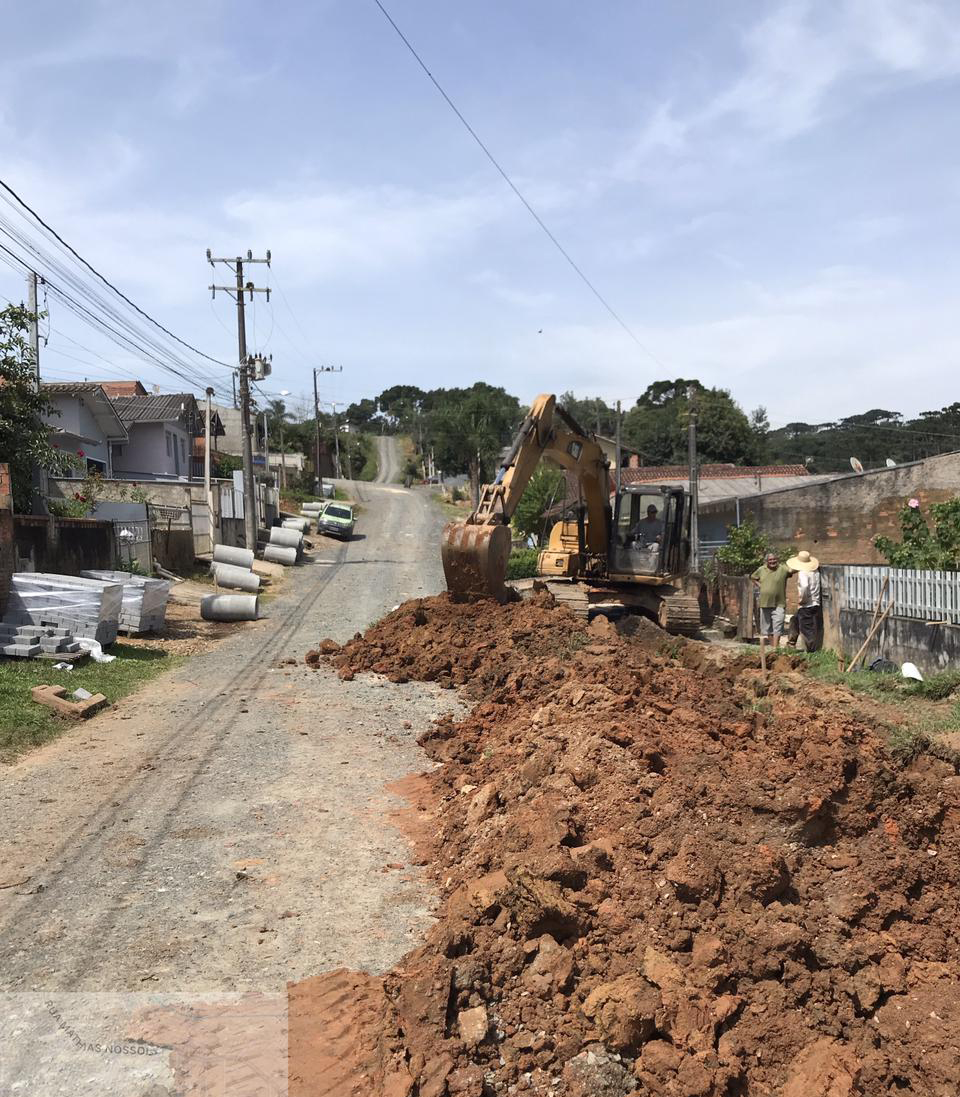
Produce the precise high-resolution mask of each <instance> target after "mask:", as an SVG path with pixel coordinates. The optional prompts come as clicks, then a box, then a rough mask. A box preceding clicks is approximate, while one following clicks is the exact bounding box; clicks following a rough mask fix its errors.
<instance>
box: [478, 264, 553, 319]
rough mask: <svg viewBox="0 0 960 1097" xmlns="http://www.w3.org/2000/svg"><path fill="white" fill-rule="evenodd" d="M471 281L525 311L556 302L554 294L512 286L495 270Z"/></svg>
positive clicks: (484, 272)
mask: <svg viewBox="0 0 960 1097" xmlns="http://www.w3.org/2000/svg"><path fill="white" fill-rule="evenodd" d="M469 281H471V282H473V283H474V284H475V285H477V286H480V287H482V288H483V289H485V290H487V291H488V292H489V293H490V294H491V295H492V296H493V297H495V298H497V300H499V301H505V302H506V303H507V304H508V305H517V306H518V307H520V308H524V309H543V308H546V307H547V306H548V305H550V304H552V303H553V301H554V300H555V296H554V294H552V293H548V292H545V291H543V290H530V289H522V288H520V287H518V286H516V285H511V284H510V283H509V282H508V281H507V280H506V279H505V278H504V277H503V275H502V274H500V273H498V272H497V271H495V270H482V271H480V272H479V273H478V274H475V275H473V277H471V278H470V279H469Z"/></svg>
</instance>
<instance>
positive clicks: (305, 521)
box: [280, 518, 310, 533]
mask: <svg viewBox="0 0 960 1097" xmlns="http://www.w3.org/2000/svg"><path fill="white" fill-rule="evenodd" d="M280 526H281V529H298V530H299V531H300V532H301V533H306V532H307V530H308V529H309V528H310V519H309V518H284V520H283V521H282V522H281V523H280Z"/></svg>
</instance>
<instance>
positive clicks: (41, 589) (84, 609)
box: [4, 571, 123, 647]
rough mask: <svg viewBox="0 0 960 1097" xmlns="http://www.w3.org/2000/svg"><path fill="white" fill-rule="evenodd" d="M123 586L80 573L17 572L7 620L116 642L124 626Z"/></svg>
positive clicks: (109, 642)
mask: <svg viewBox="0 0 960 1097" xmlns="http://www.w3.org/2000/svg"><path fill="white" fill-rule="evenodd" d="M122 602H123V587H122V586H121V585H120V584H119V583H106V582H103V581H102V580H100V579H87V578H84V577H83V576H80V575H51V574H48V573H47V572H42V571H20V572H15V573H14V575H13V577H12V579H11V582H10V594H9V597H8V598H7V612H6V616H5V617H4V622H5V623H9V624H17V625H29V624H32V625H39V626H42V627H43V628H53V629H56V628H66V629H68V630H69V631H70V632H71V633H72V634H73V635H74V636H76V637H83V638H84V639H87V640H96V641H97V642H98V643H99V644H101V645H102V646H104V647H105V646H106V645H107V644H112V643H113V642H114V641H115V640H116V638H117V632H118V631H119V627H120V610H121V606H122Z"/></svg>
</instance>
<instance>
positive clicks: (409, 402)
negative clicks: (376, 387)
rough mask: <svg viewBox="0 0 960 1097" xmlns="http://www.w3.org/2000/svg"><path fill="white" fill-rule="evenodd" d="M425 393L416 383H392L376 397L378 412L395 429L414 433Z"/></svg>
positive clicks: (422, 408)
mask: <svg viewBox="0 0 960 1097" xmlns="http://www.w3.org/2000/svg"><path fill="white" fill-rule="evenodd" d="M426 395H427V394H426V393H425V392H424V391H423V389H421V388H418V387H417V386H416V385H392V386H391V387H390V388H388V389H384V390H383V392H381V393H380V395H379V397H378V398H377V402H378V403H379V405H380V412H381V414H382V415H385V416H386V417H387V423H388V425H389V426H390V427H392V429H393V430H395V431H400V432H406V433H410V434H412V433H415V432H416V429H417V427H418V426H419V425H420V419H421V416H422V415H423V413H424V411H425V410H426V408H425V397H426Z"/></svg>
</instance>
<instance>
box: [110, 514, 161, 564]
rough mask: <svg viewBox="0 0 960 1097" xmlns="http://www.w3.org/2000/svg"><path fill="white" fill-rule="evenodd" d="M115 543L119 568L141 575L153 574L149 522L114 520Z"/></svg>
mask: <svg viewBox="0 0 960 1097" xmlns="http://www.w3.org/2000/svg"><path fill="white" fill-rule="evenodd" d="M113 543H114V551H115V553H116V561H117V567H118V568H119V570H120V571H131V572H135V573H137V574H139V575H152V574H153V551H152V546H151V543H150V523H149V521H141V522H130V521H123V520H121V519H114V522H113Z"/></svg>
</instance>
